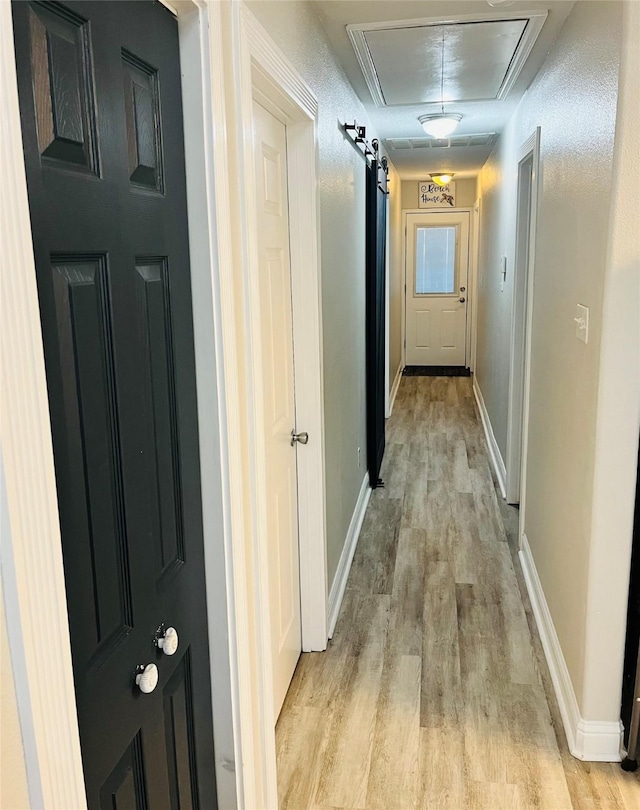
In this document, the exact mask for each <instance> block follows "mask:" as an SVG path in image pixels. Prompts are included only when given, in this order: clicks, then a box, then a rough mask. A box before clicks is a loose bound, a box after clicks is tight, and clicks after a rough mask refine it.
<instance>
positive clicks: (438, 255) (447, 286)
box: [405, 212, 469, 366]
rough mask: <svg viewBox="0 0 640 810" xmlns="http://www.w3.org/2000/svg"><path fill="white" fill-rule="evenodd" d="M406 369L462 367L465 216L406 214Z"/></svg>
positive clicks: (466, 248) (466, 266)
mask: <svg viewBox="0 0 640 810" xmlns="http://www.w3.org/2000/svg"><path fill="white" fill-rule="evenodd" d="M406 239H407V244H406V253H405V255H406V257H407V277H406V286H405V295H406V310H405V339H406V361H405V362H406V364H407V365H408V366H464V365H465V362H466V343H467V340H466V337H467V299H468V294H467V276H468V270H469V214H468V213H467V212H461V213H454V212H451V213H426V212H425V213H420V214H407V232H406Z"/></svg>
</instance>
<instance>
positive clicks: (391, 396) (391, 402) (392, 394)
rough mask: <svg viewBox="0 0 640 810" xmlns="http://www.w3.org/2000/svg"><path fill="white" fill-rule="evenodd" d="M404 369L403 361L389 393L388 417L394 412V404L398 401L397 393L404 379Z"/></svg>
mask: <svg viewBox="0 0 640 810" xmlns="http://www.w3.org/2000/svg"><path fill="white" fill-rule="evenodd" d="M403 371H404V366H403V365H402V363H400V365H399V366H398V370H397V371H396V376H395V379H394V381H393V385H392V386H391V391H390V393H389V413H388V414H387V419H388V418H389V417H390V416H391V414H392V413H393V405H394V403H395V401H396V395H397V393H398V388H400V380H401V379H402V372H403Z"/></svg>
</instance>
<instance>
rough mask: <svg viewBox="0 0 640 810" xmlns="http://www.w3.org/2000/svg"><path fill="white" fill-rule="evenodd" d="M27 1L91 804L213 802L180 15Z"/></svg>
mask: <svg viewBox="0 0 640 810" xmlns="http://www.w3.org/2000/svg"><path fill="white" fill-rule="evenodd" d="M13 13H14V34H15V42H16V54H17V57H16V58H17V67H18V81H19V95H20V109H21V116H22V127H23V140H24V151H25V160H26V167H27V181H28V190H29V205H30V210H31V221H32V228H33V239H34V249H35V259H36V272H37V283H38V292H39V298H40V309H41V320H42V333H43V339H44V348H45V360H46V371H47V383H48V389H49V403H50V414H51V425H52V431H53V440H54V455H55V465H56V480H57V487H58V499H59V505H60V524H61V530H62V544H63V555H64V565H65V577H66V587H67V602H68V613H69V625H70V631H71V643H72V655H73V666H74V678H75V686H76V698H77V707H78V717H79V723H80V737H81V746H82V757H83V764H84V773H85V782H86V788H87V797H88V802H89V807H90V808H92V810H93V809H94V808H101V809H102V810H107V808H109V810H121V809H124V808H126V810H130V808H140V809H142V808H145V810H155V808H158V810H160V809H161V808H181V810H186V808H198V807H199V808H203V809H206V810H209V808H215V806H216V798H215V775H214V758H213V732H212V718H211V690H210V679H209V652H208V646H207V620H206V601H205V588H204V573H203V554H204V549H203V536H202V509H201V496H200V477H199V476H200V468H199V458H198V431H197V412H196V389H195V366H194V350H193V325H192V315H191V289H190V277H189V272H190V269H189V253H188V242H187V208H186V188H185V168H184V144H183V131H182V101H181V90H180V61H179V49H178V29H177V22H176V20H175V19H174V18H173V16H172V15H171V14H170V13H169V12H168V11H167V9H166V8H164V7H163V6H161V5H160V4H157V3H152V2H131V3H130V2H77V3H74V2H69V3H35V2H33V3H31V2H18V3H15V4H14V6H13ZM162 624H164V625H165V627H166V628H169V627H173V628H175V630H176V631H177V633H178V641H179V643H178V648H177V651H176V652H175V654H173V655H166V654H164V653H163V652H162V650H161V649H160V648H159V646H157V645H156V644H155V643H154V639H155V636H156V631H157V630H158V628H159V627H160V626H161V625H162ZM149 664H154V665H155V666H156V667H157V670H158V674H159V680H158V684H157V687H156V688H155V690H154V691H152V692H150V693H147V694H144V693H143V692H141V690H140V688H139V686H137V685H136V683H135V672H136V668H137V667H138V665H145V666H146V665H149Z"/></svg>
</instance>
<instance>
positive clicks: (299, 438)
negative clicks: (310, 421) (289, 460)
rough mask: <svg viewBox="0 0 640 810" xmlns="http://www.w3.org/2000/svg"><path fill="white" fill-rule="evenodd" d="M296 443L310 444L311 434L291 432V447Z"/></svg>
mask: <svg viewBox="0 0 640 810" xmlns="http://www.w3.org/2000/svg"><path fill="white" fill-rule="evenodd" d="M296 442H300V444H308V443H309V434H308V433H296V432H295V430H292V431H291V447H293V445H294V444H295V443H296Z"/></svg>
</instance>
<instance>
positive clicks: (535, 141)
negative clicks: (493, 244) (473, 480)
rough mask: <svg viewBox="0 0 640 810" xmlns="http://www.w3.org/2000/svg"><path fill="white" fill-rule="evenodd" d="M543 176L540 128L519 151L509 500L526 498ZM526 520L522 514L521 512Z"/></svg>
mask: <svg viewBox="0 0 640 810" xmlns="http://www.w3.org/2000/svg"><path fill="white" fill-rule="evenodd" d="M529 158H531V189H530V194H529V231H528V252H527V262H526V266H525V267H524V268H521V267H519V266H518V255H519V247H520V245H519V236H518V225H519V220H520V216H521V208H520V171H521V167H522V165H523V163H525V162H526V161H527V160H529ZM539 175H540V127H537V128H536V129H535V131H534V132H533V133H532V134H531V135H530V136H529V137H528V138H527V140H526V141H525V142H524V143H523V144H522V146H521V147H520V150H519V152H518V163H517V212H516V252H515V260H514V279H513V298H512V303H511V335H510V347H509V395H508V396H509V405H508V415H507V458H506V468H507V478H506V490H507V492H506V495H507V501H508V503H519V502H520V500H521V498H522V499H524V489H525V486H524V469H525V467H526V446H527V443H528V442H527V439H526V434H527V432H528V421H529V397H530V390H529V388H530V369H531V330H532V313H533V290H534V273H535V254H536V231H537V227H538V226H537V220H538V179H539ZM521 519H522V521H524V516H523V514H522V515H521ZM522 526H524V522H523V523H522Z"/></svg>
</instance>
